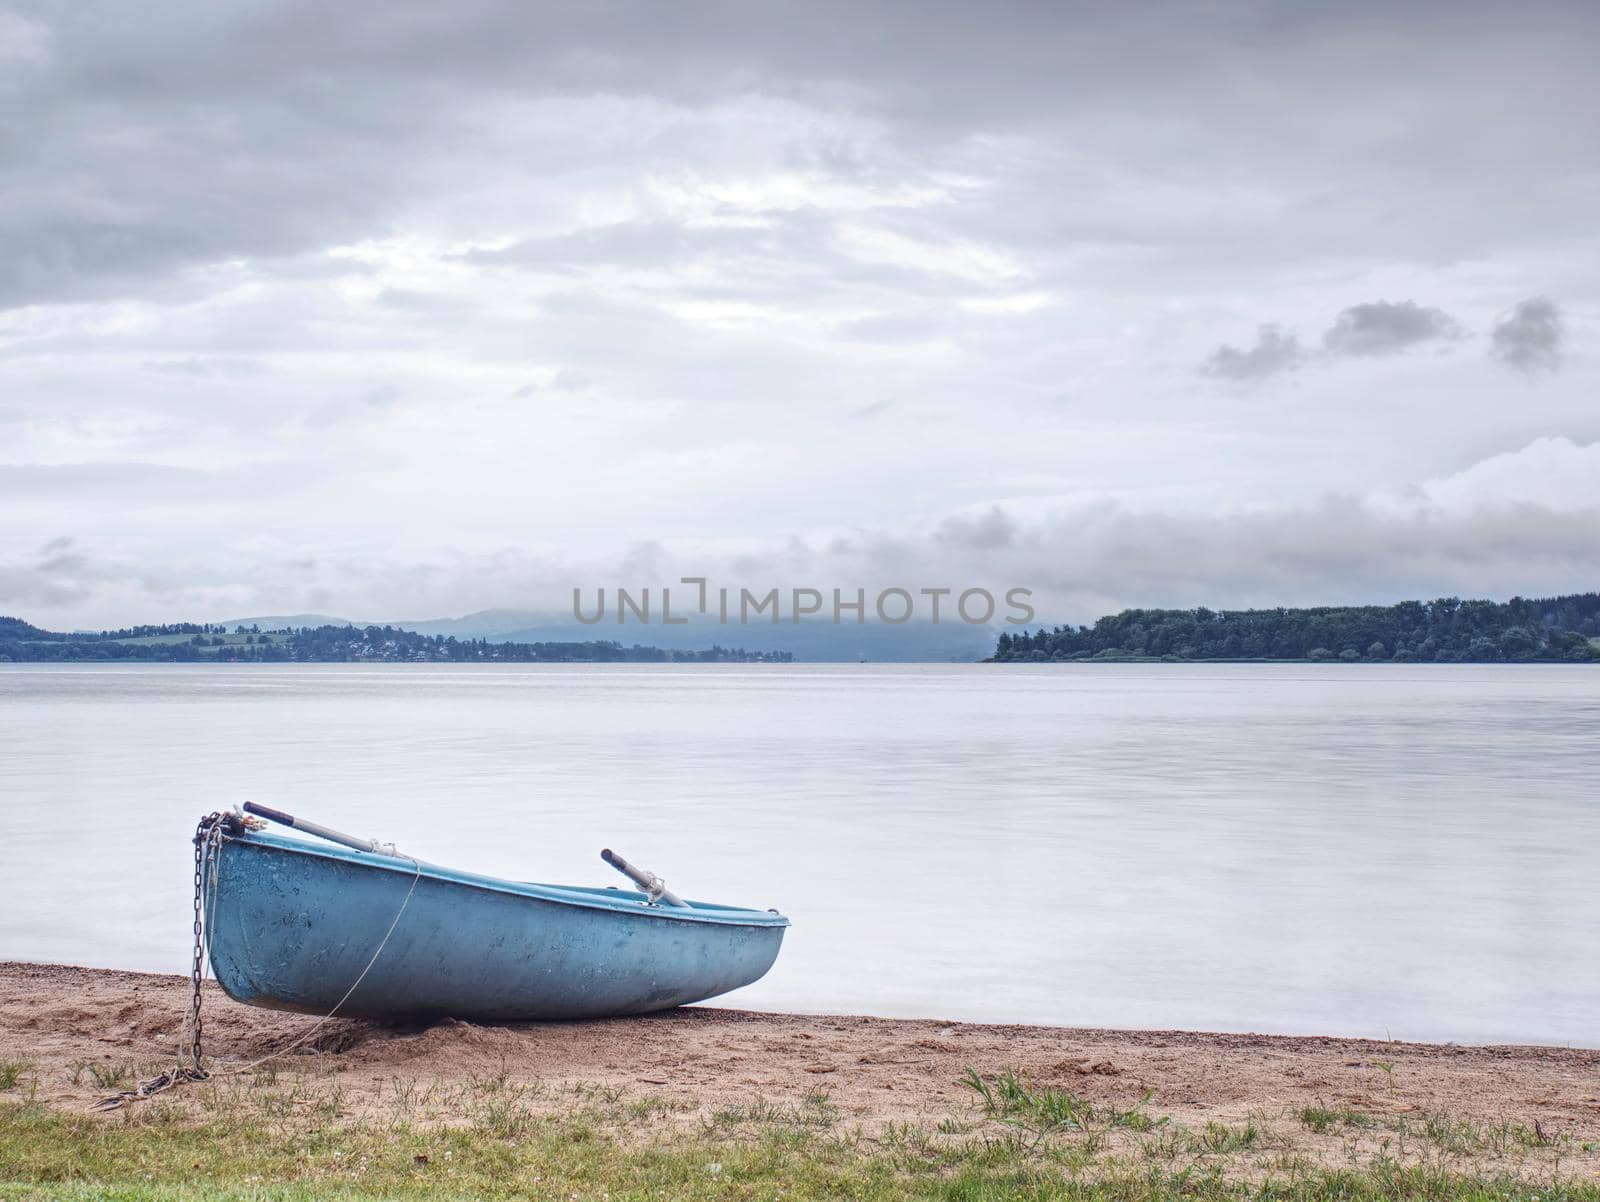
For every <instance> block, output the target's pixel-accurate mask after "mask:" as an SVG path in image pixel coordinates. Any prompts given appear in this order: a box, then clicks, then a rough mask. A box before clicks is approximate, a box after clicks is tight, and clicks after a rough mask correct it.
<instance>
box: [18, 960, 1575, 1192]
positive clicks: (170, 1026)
mask: <svg viewBox="0 0 1600 1202" xmlns="http://www.w3.org/2000/svg"><path fill="white" fill-rule="evenodd" d="M187 1000H188V982H187V980H186V979H184V978H182V977H178V976H157V975H150V974H143V973H128V972H112V971H104V970H96V969H85V968H73V967H66V966H60V965H41V964H21V963H0V1060H27V1061H30V1062H32V1065H33V1073H32V1075H33V1079H34V1080H36V1081H37V1086H36V1091H37V1096H38V1097H39V1098H41V1099H43V1100H45V1101H47V1102H49V1103H52V1104H56V1105H61V1106H64V1107H73V1108H76V1107H80V1106H86V1105H87V1104H88V1103H90V1102H91V1101H93V1100H94V1099H95V1098H96V1097H99V1096H101V1095H103V1094H104V1093H105V1092H106V1090H105V1088H103V1086H100V1085H97V1084H96V1082H95V1080H94V1074H93V1073H91V1072H89V1071H88V1066H89V1065H91V1064H92V1065H98V1066H101V1068H102V1075H104V1074H105V1072H107V1071H112V1072H114V1071H115V1070H117V1069H123V1070H125V1071H126V1072H128V1073H129V1074H135V1073H137V1074H146V1073H148V1072H150V1071H151V1070H153V1069H155V1068H157V1067H160V1066H162V1065H163V1064H168V1063H171V1062H172V1061H173V1060H174V1059H175V1057H176V1048H177V1045H178V1042H179V1039H180V1036H181V1024H182V1017H183V1013H184V1008H185V1006H186V1004H187ZM205 1013H206V1023H205V1029H206V1036H207V1039H206V1050H207V1054H208V1056H212V1057H215V1058H216V1065H217V1068H218V1070H219V1071H220V1072H221V1073H227V1072H229V1071H230V1070H232V1069H236V1068H238V1067H240V1066H243V1065H245V1064H248V1063H249V1062H251V1061H253V1060H255V1059H257V1058H259V1057H262V1056H266V1055H269V1054H270V1053H272V1052H274V1051H276V1050H278V1049H280V1048H282V1047H284V1046H286V1045H288V1044H290V1043H292V1042H294V1041H295V1040H296V1039H297V1038H298V1037H300V1036H302V1035H304V1033H305V1032H306V1031H307V1030H309V1029H310V1028H311V1027H312V1026H313V1024H314V1020H312V1019H309V1018H306V1017H303V1016H298V1015H290V1014H280V1013H276V1012H273V1011H266V1010H257V1009H252V1008H250V1007H246V1006H241V1005H238V1004H237V1003H235V1002H232V1001H230V1000H229V999H228V998H226V997H225V996H224V995H223V994H222V993H221V991H220V990H218V989H217V988H216V987H215V986H212V985H208V986H207V987H206V991H205ZM275 1067H276V1068H277V1069H279V1071H288V1072H301V1071H303V1072H305V1074H306V1076H307V1079H309V1080H312V1081H321V1082H336V1083H337V1087H338V1088H339V1090H340V1091H341V1096H342V1097H344V1098H345V1099H347V1101H346V1103H345V1105H346V1107H347V1109H348V1110H349V1111H350V1112H352V1113H362V1114H370V1113H373V1112H374V1111H376V1112H378V1113H381V1112H382V1111H383V1109H384V1107H385V1106H386V1105H389V1104H390V1103H389V1102H388V1101H386V1099H390V1098H393V1097H394V1095H395V1092H396V1091H395V1087H394V1086H395V1083H396V1082H399V1081H408V1080H409V1081H424V1082H435V1083H437V1082H444V1083H450V1082H456V1081H470V1080H475V1079H483V1078H488V1077H493V1076H496V1075H499V1074H509V1075H510V1076H512V1077H514V1078H516V1079H518V1080H528V1081H538V1082H540V1083H543V1084H545V1085H550V1086H564V1085H572V1084H575V1083H588V1084H592V1085H595V1086H603V1087H612V1088H614V1089H615V1090H620V1091H622V1092H624V1093H625V1094H626V1095H627V1096H630V1097H644V1096H656V1097H659V1098H661V1099H662V1100H663V1101H670V1102H672V1103H674V1105H675V1107H676V1108H678V1109H680V1110H681V1111H683V1112H685V1113H690V1114H694V1113H711V1112H714V1111H715V1110H716V1109H717V1108H719V1107H726V1106H733V1105H742V1104H747V1103H749V1102H750V1101H751V1100H753V1099H757V1098H760V1099H765V1100H767V1101H770V1102H773V1103H778V1104H794V1105H799V1104H801V1103H802V1101H803V1099H805V1098H806V1096H807V1095H808V1094H810V1095H812V1096H813V1097H814V1096H815V1095H816V1091H818V1090H823V1091H826V1094H827V1096H828V1099H829V1103H830V1104H831V1105H832V1106H833V1107H835V1108H836V1109H837V1111H838V1112H839V1113H840V1114H841V1115H843V1116H844V1117H845V1118H846V1119H847V1120H848V1121H851V1122H855V1123H858V1124H860V1125H861V1126H862V1127H863V1129H871V1128H874V1127H881V1126H882V1125H884V1124H886V1123H889V1122H895V1123H900V1122H927V1123H936V1122H938V1121H939V1120H940V1119H941V1118H944V1117H947V1116H949V1115H951V1114H953V1113H967V1114H970V1113H971V1112H972V1102H973V1097H972V1093H971V1091H970V1090H967V1089H965V1088H964V1087H962V1086H961V1085H960V1084H959V1080H960V1078H961V1077H962V1075H963V1074H964V1073H965V1071H966V1070H967V1069H968V1068H969V1067H970V1068H975V1069H977V1070H978V1071H979V1072H980V1073H991V1072H998V1071H1001V1070H1003V1069H1006V1068H1012V1069H1015V1070H1017V1071H1018V1072H1019V1073H1020V1074H1022V1075H1024V1076H1026V1077H1029V1078H1031V1079H1032V1080H1033V1081H1035V1082H1037V1083H1039V1084H1043V1085H1051V1086H1055V1087H1057V1088H1062V1089H1067V1090H1070V1091H1072V1092H1073V1093H1076V1094H1079V1095H1082V1096H1086V1097H1089V1098H1092V1099H1095V1100H1097V1101H1101V1102H1107V1103H1115V1104H1117V1105H1118V1106H1129V1105H1132V1104H1134V1103H1136V1102H1137V1101H1138V1100H1139V1099H1140V1098H1141V1097H1143V1096H1144V1095H1145V1094H1147V1093H1148V1094H1150V1095H1151V1099H1150V1102H1149V1110H1150V1112H1151V1113H1152V1114H1159V1115H1168V1116H1171V1117H1172V1121H1173V1122H1175V1123H1183V1124H1185V1125H1187V1126H1189V1127H1192V1128H1204V1126H1205V1124H1206V1123H1207V1122H1208V1121H1215V1122H1223V1123H1235V1122H1240V1121H1244V1120H1246V1119H1254V1120H1256V1121H1259V1122H1261V1123H1264V1124H1266V1125H1268V1126H1273V1125H1280V1126H1284V1127H1285V1129H1288V1128H1296V1129H1297V1130H1299V1131H1300V1133H1301V1134H1302V1135H1303V1134H1304V1132H1303V1124H1300V1123H1299V1122H1298V1121H1297V1119H1296V1117H1295V1116H1296V1115H1297V1114H1298V1113H1299V1112H1300V1110H1301V1108H1303V1107H1306V1106H1312V1105H1320V1106H1327V1107H1330V1108H1340V1107H1351V1108H1354V1109H1357V1110H1359V1111H1361V1112H1363V1113H1366V1114H1371V1115H1378V1116H1393V1115H1415V1116H1419V1118H1420V1117H1425V1116H1428V1115H1433V1114H1447V1115H1450V1116H1452V1117H1453V1118H1456V1119H1463V1120H1470V1121H1475V1122H1476V1121H1481V1122H1484V1123H1490V1122H1502V1121H1505V1120H1511V1121H1514V1122H1516V1123H1518V1124H1522V1125H1524V1126H1525V1127H1526V1128H1528V1129H1530V1130H1531V1129H1535V1125H1537V1127H1536V1129H1537V1130H1538V1131H1539V1132H1541V1133H1543V1134H1544V1135H1546V1136H1548V1137H1550V1138H1551V1139H1560V1140H1561V1142H1562V1143H1563V1144H1564V1145H1566V1146H1567V1147H1569V1148H1572V1149H1573V1151H1574V1155H1573V1158H1572V1159H1571V1160H1569V1161H1568V1165H1569V1167H1570V1168H1572V1169H1574V1170H1577V1171H1580V1172H1582V1171H1584V1169H1585V1162H1588V1161H1593V1162H1594V1164H1593V1165H1592V1166H1588V1167H1589V1171H1595V1172H1600V1153H1597V1152H1595V1151H1593V1150H1592V1149H1593V1148H1600V1143H1596V1141H1600V1050H1591V1049H1580V1048H1556V1047H1521V1046H1513V1047H1458V1046H1455V1045H1430V1044H1414V1043H1386V1042H1375V1041H1369V1040H1358V1039H1337V1038H1291V1037H1284V1036H1273V1035H1237V1034H1200V1033H1194V1032H1181V1031H1110V1030H1077V1029H1071V1028H1060V1027H1033V1026H999V1025H991V1024H984V1023H957V1022H940V1021H929V1020H898V1019H882V1018H868V1017H857V1016H822V1015H799V1014H764V1013H754V1012H751V1011H745V1010H735V1009H722V1008H713V1007H709V1006H702V1007H691V1008H686V1009H682V1010H677V1011H672V1012H669V1013H666V1014H660V1015H653V1016H649V1017H644V1018H627V1019H612V1020H606V1021H598V1022H574V1023H549V1024H523V1025H480V1024H473V1023H465V1022H457V1021H443V1022H437V1023H432V1024H428V1025H425V1026H417V1027H410V1028H402V1027H391V1026H386V1025H380V1024H374V1023H365V1022H357V1021H345V1020H337V1019H336V1020H333V1021H331V1022H329V1023H327V1024H326V1025H325V1026H323V1027H322V1028H321V1029H320V1030H318V1031H317V1032H316V1034H315V1036H314V1037H313V1039H312V1040H311V1041H310V1042H309V1043H308V1044H307V1045H306V1046H305V1047H303V1048H302V1049H300V1050H299V1051H297V1052H295V1053H292V1054H290V1055H288V1056H285V1057H282V1058H281V1059H280V1060H279V1061H277V1062H276V1065H275ZM1586 1142H1587V1143H1589V1144H1590V1145H1591V1149H1584V1147H1583V1145H1584V1144H1585V1143H1586Z"/></svg>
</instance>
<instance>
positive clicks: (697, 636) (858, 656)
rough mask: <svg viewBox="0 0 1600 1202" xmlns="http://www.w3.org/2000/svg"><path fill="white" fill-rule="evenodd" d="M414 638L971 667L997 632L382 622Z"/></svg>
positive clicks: (511, 617)
mask: <svg viewBox="0 0 1600 1202" xmlns="http://www.w3.org/2000/svg"><path fill="white" fill-rule="evenodd" d="M300 617H308V618H315V620H316V624H326V625H335V626H360V627H365V626H367V625H371V623H369V622H349V621H345V620H344V619H339V618H327V617H322V616H320V615H300ZM311 624H313V623H312V622H310V621H307V622H301V621H300V620H299V618H296V617H289V618H284V617H263V618H241V619H230V620H229V621H228V622H227V623H226V625H227V626H228V627H229V629H232V628H233V627H234V626H236V625H244V626H252V625H259V626H260V627H261V629H263V630H268V629H272V630H276V629H279V628H280V627H282V626H285V625H289V626H298V625H311ZM383 624H384V625H388V626H393V627H395V628H396V629H398V630H409V631H413V632H415V633H417V634H427V635H446V636H454V637H455V638H458V639H484V640H486V641H488V642H491V643H540V642H558V643H561V642H569V643H578V642H588V641H592V640H594V639H616V640H622V641H627V642H631V641H632V640H634V639H638V640H641V641H643V642H647V643H649V644H650V645H651V646H654V647H660V648H662V649H664V650H669V651H695V650H698V649H701V648H704V647H707V646H710V645H711V644H713V643H720V644H727V643H736V644H738V645H739V646H740V647H742V648H744V649H745V650H747V651H765V652H778V651H787V652H791V653H792V654H793V655H794V658H795V659H796V660H801V661H804V662H806V663H855V662H856V661H858V660H863V659H864V660H868V661H870V662H872V663H972V662H974V661H976V660H980V659H982V658H983V657H984V656H986V655H988V654H989V653H990V651H991V650H992V649H993V647H994V640H995V630H994V628H992V627H989V626H969V625H967V624H966V623H964V622H940V623H938V624H937V625H935V624H933V623H931V622H905V623H903V624H901V625H898V626H888V625H884V624H883V623H880V622H867V623H863V624H861V625H856V624H853V623H841V624H839V625H837V626H836V625H834V624H833V623H832V622H831V621H816V620H807V621H802V622H790V621H782V622H749V623H746V624H744V625H727V626H719V625H717V624H716V623H714V622H703V621H691V622H690V623H689V624H687V625H684V626H677V625H673V626H663V625H660V624H655V625H648V626H647V625H643V624H639V623H631V622H630V623H629V624H627V625H618V624H617V623H615V622H600V623H596V624H595V625H592V626H586V625H584V624H583V623H581V622H578V621H575V620H574V619H573V617H572V615H571V614H570V613H561V614H551V613H540V612H538V611H533V610H518V609H484V610H479V611H477V612H476V613H470V614H465V615H463V616H462V617H459V618H422V619H398V620H394V621H389V622H385V623H383Z"/></svg>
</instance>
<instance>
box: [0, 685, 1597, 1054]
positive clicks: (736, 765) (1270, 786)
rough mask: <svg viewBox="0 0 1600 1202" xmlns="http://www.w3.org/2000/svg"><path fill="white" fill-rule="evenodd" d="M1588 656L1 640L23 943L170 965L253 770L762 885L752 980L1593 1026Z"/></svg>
mask: <svg viewBox="0 0 1600 1202" xmlns="http://www.w3.org/2000/svg"><path fill="white" fill-rule="evenodd" d="M1597 779H1600V671H1596V670H1592V669H1591V670H1585V669H1583V668H1581V667H1557V666H1551V667H1513V666H1503V667H1491V666H1465V665H1458V666H1428V667H1415V666H1411V667H1406V666H1398V665H1396V666H1365V665H1329V666H1318V667H1313V666H1294V665H1261V666H1255V665H1251V666H1241V665H1232V664H1229V665H1192V666H1179V665H1152V666H1112V665H1081V666H1076V667H1066V666H1051V665H1037V666H1019V667H993V666H983V665H971V666H928V667H918V666H884V667H877V666H859V667H858V666H854V665H828V666H789V667H783V666H770V667H768V666H762V667H737V666H709V667H686V666H676V667H645V666H572V667H539V666H524V665H508V666H503V667H473V668H460V667H451V666H445V665H439V666H395V667H386V666H362V665H316V666H298V665H281V666H243V665H207V666H193V667H190V666H176V665H173V666H151V667H123V666H116V667H102V666H87V665H85V666H61V667H53V666H48V665H16V666H6V667H4V668H0V958H13V959H15V958H21V959H35V960H53V961H66V962H73V963H80V964H91V965H101V966H112V967H125V968H137V969H151V970H166V971H182V970H183V969H184V968H185V967H186V962H187V957H188V948H189V931H188V922H189V917H188V914H189V905H190V872H191V854H192V853H191V849H190V846H189V842H188V840H189V836H190V833H191V831H192V828H193V826H194V821H195V819H196V818H197V817H198V816H199V815H200V814H201V813H203V812H206V811H209V810H212V809H216V808H219V807H226V806H229V805H232V804H234V803H236V802H240V801H243V800H245V799H247V798H253V799H255V800H259V801H264V802H267V803H269V804H272V805H275V806H278V807H280V808H283V809H287V810H289V811H291V812H295V813H300V814H303V815H305V816H307V817H312V818H317V819H320V820H322V821H324V822H326V823H328V824H330V825H333V826H336V827H341V828H344V829H346V830H350V831H352V832H355V833H359V834H375V835H381V836H382V837H383V838H385V839H389V840H393V841H395V842H396V843H398V844H399V845H400V846H401V848H403V849H404V850H407V851H409V852H412V853H414V854H417V855H420V856H422V857H424V858H426V859H430V860H433V861H436V862H441V863H447V864H452V865H457V866H460V867H466V868H471V869H474V870H478V871H483V872H488V873H493V874H496V875H503V876H511V877H518V878H522V879H536V880H549V881H556V882H574V883H591V884H612V883H616V882H617V880H618V878H616V877H615V876H614V874H612V872H611V871H610V870H609V869H608V868H606V867H605V866H604V865H603V864H602V863H601V862H600V860H599V857H598V852H599V849H600V848H601V847H602V846H607V845H609V846H612V847H615V848H617V849H618V850H619V851H621V852H623V853H624V854H625V855H627V856H629V857H630V858H632V859H634V860H636V861H638V862H640V863H643V864H645V865H647V866H649V867H651V868H654V869H655V870H656V871H658V872H660V873H661V874H662V875H663V876H664V877H666V879H667V880H668V882H669V883H670V884H671V885H672V887H673V888H675V889H676V890H678V891H679V892H682V893H685V894H687V895H689V896H692V897H702V898H707V899H710V900H718V901H727V902H735V903H740V904H748V905H753V906H760V907H765V906H775V907H777V908H779V909H782V910H783V911H784V912H785V913H787V914H789V915H790V916H791V917H792V918H793V920H794V924H795V925H794V927H793V929H792V930H791V931H790V933H789V938H788V941H787V943H786V946H785V949H784V952H783V954H782V956H781V957H780V958H779V960H778V964H777V966H776V967H775V968H774V970H773V971H772V973H771V974H770V975H769V976H768V977H767V978H766V979H765V980H764V981H762V982H760V983H759V984H757V985H755V986H753V987H752V988H750V989H747V990H744V991H742V992H740V993H737V994H734V995H731V996H730V997H729V998H728V999H726V1001H727V1004H731V1005H741V1006H751V1007H761V1008H774V1009H793V1010H812V1011H836V1012H843V1011H847V1012H867V1013H877V1014H886V1015H936V1016H947V1017H953V1018H965V1019H985V1020H1007V1021H1021V1022H1038V1023H1064V1024H1074V1025H1092V1026H1119V1027H1121V1026H1127V1027H1181V1028H1206V1029H1221V1030H1256V1031H1271V1032H1290V1033H1338V1034H1351V1035H1368V1036H1376V1037H1380V1038H1382V1037H1386V1036H1391V1035H1392V1036H1393V1037H1394V1038H1397V1039H1400V1038H1406V1039H1430V1040H1451V1039H1453V1040H1460V1041H1518V1042H1522V1041H1538V1042H1556V1043H1576V1044H1583V1045H1589V1046H1595V1045H1600V788H1597V785H1596V782H1597Z"/></svg>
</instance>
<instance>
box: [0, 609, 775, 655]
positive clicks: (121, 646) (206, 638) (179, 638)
mask: <svg viewBox="0 0 1600 1202" xmlns="http://www.w3.org/2000/svg"><path fill="white" fill-rule="evenodd" d="M793 659H794V656H793V655H791V654H790V653H789V652H787V651H743V650H740V649H739V648H729V647H717V646H713V647H709V648H706V649H705V650H701V651H665V650H662V649H661V648H660V647H641V646H638V645H635V646H632V647H624V646H623V645H622V644H621V643H616V642H610V641H606V640H600V641H596V642H587V643H555V642H551V643H490V642H485V641H484V640H482V639H458V638H455V637H453V636H443V635H425V634H416V633H413V632H412V631H409V630H397V629H395V628H394V627H392V626H366V627H356V626H316V627H300V628H285V629H283V630H261V629H260V628H259V627H255V626H251V627H245V626H236V627H235V628H234V629H232V630H228V629H227V628H225V627H223V626H218V625H210V624H205V623H195V622H178V623H174V624H170V625H165V626H134V627H130V628H128V629H125V630H104V631H100V632H99V633H94V634H58V633H56V632H54V631H49V630H40V629H39V628H38V627H37V626H31V625H29V624H28V623H27V622H24V621H22V620H21V619H20V618H6V617H0V663H4V662H7V661H15V662H28V661H33V662H38V661H47V662H61V661H74V662H81V661H105V660H143V661H159V662H179V663H192V662H199V661H230V662H232V661H238V662H253V663H342V662H352V661H356V662H366V663H650V664H656V663H699V664H717V663H740V664H745V663H790V662H792V661H793Z"/></svg>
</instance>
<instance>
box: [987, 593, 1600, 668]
mask: <svg viewBox="0 0 1600 1202" xmlns="http://www.w3.org/2000/svg"><path fill="white" fill-rule="evenodd" d="M1085 659H1161V660H1178V661H1182V660H1208V659H1212V660H1237V659H1276V660H1311V661H1342V662H1346V663H1358V662H1367V663H1375V662H1390V663H1441V664H1448V663H1540V662H1569V663H1582V662H1589V661H1592V660H1600V593H1575V594H1572V595H1570V596H1564V597H1545V598H1539V599H1533V600H1530V599H1527V598H1524V597H1513V598H1511V600H1509V601H1463V600H1461V599H1460V598H1459V597H1441V598H1439V599H1437V600H1434V601H1402V602H1400V603H1399V604H1398V605H1341V606H1319V607H1316V608H1311V609H1245V610H1210V609H1125V610H1123V611H1122V612H1121V613H1117V614H1110V615H1108V616H1106V617H1103V618H1101V619H1099V620H1098V621H1096V622H1095V623H1094V624H1093V625H1092V626H1073V625H1070V624H1069V625H1066V626H1056V627H1053V628H1045V627H1041V628H1040V629H1038V630H1035V631H1032V632H1029V631H1026V630H1024V631H1022V632H1020V633H1018V634H1010V633H1007V634H1002V635H1001V636H1000V638H999V642H998V644H997V645H996V647H995V653H994V655H993V657H992V660H993V662H998V663H1019V662H1041V661H1059V660H1085Z"/></svg>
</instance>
